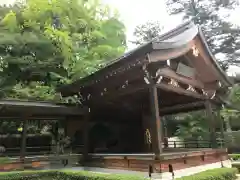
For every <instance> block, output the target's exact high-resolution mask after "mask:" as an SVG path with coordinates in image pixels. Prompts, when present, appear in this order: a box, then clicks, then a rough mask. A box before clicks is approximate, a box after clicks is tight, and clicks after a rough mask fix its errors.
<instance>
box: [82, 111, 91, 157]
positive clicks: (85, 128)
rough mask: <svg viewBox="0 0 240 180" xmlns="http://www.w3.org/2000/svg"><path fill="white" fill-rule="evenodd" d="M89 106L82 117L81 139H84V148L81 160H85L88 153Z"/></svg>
mask: <svg viewBox="0 0 240 180" xmlns="http://www.w3.org/2000/svg"><path fill="white" fill-rule="evenodd" d="M89 118H90V108H89V111H88V112H87V114H86V115H85V117H84V132H83V141H84V149H83V160H86V159H87V157H88V153H89V121H90V119H89Z"/></svg>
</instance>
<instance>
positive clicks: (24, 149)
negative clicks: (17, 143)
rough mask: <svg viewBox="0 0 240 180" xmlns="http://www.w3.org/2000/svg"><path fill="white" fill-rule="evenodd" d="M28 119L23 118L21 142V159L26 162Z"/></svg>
mask: <svg viewBox="0 0 240 180" xmlns="http://www.w3.org/2000/svg"><path fill="white" fill-rule="evenodd" d="M27 121H28V120H27V119H26V118H24V119H23V127H22V128H23V129H22V142H21V152H20V160H21V162H23V163H24V161H25V155H26V141H27V140H26V138H27Z"/></svg>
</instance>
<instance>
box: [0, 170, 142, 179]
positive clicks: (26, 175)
mask: <svg viewBox="0 0 240 180" xmlns="http://www.w3.org/2000/svg"><path fill="white" fill-rule="evenodd" d="M45 179H46V180H50V179H54V180H70V179H71V180H130V179H131V180H144V178H143V177H141V176H131V175H114V174H101V173H94V172H87V171H81V172H71V171H38V172H37V173H36V172H33V171H31V172H30V171H29V172H25V171H24V172H16V173H14V172H13V173H0V180H45Z"/></svg>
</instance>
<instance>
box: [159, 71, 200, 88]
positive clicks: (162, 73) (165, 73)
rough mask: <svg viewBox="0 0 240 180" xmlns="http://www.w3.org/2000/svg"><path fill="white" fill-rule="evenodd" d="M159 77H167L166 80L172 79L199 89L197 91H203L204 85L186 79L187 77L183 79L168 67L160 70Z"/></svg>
mask: <svg viewBox="0 0 240 180" xmlns="http://www.w3.org/2000/svg"><path fill="white" fill-rule="evenodd" d="M159 75H160V76H164V77H167V78H172V79H174V80H176V81H177V82H180V83H183V84H188V85H192V86H194V87H196V88H199V89H204V84H203V83H201V82H199V81H197V80H196V79H190V78H187V77H184V76H180V75H178V74H177V73H176V72H175V71H173V70H172V69H170V68H169V67H165V68H162V69H161V70H160V73H159Z"/></svg>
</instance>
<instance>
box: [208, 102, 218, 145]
mask: <svg viewBox="0 0 240 180" xmlns="http://www.w3.org/2000/svg"><path fill="white" fill-rule="evenodd" d="M205 107H206V112H207V118H208V120H209V122H210V123H209V125H210V127H209V130H210V141H211V145H212V148H216V147H217V138H216V120H215V116H214V114H213V109H212V104H211V102H210V101H206V102H205Z"/></svg>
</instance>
